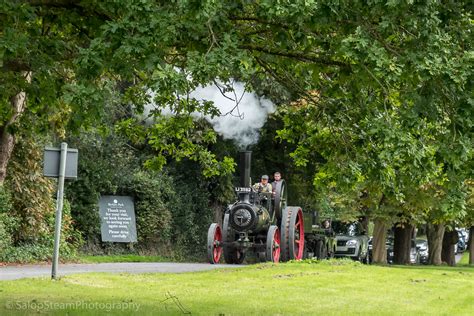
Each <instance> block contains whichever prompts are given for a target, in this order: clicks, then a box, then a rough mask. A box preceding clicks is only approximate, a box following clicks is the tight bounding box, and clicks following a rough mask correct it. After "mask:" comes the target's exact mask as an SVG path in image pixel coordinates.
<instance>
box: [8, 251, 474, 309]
mask: <svg viewBox="0 0 474 316" xmlns="http://www.w3.org/2000/svg"><path fill="white" fill-rule="evenodd" d="M473 291H474V268H472V267H447V266H442V267H422V266H365V265H361V264H359V263H356V262H351V261H344V260H342V261H341V260H339V261H336V260H334V261H324V262H321V263H308V262H303V263H286V264H278V265H273V264H257V265H251V266H245V267H241V268H235V269H218V270H214V271H208V272H194V273H184V274H106V273H91V274H76V275H70V276H66V277H63V278H62V279H61V280H59V281H51V280H49V279H47V278H40V279H23V280H16V281H2V282H0V315H4V314H7V315H10V314H24V315H29V314H32V313H34V312H36V311H37V310H38V311H39V312H40V313H42V314H55V315H63V314H65V313H66V311H68V312H72V314H73V315H77V314H79V315H82V314H84V315H90V314H95V315H102V314H104V313H105V312H106V311H107V309H109V310H111V311H112V312H113V314H127V315H128V314H129V315H132V314H135V313H136V310H134V309H133V310H131V309H128V310H123V309H122V310H120V309H118V307H119V306H120V307H125V306H129V307H134V308H136V307H138V312H139V313H140V314H142V315H157V314H165V315H169V314H175V315H180V314H183V311H184V312H186V311H189V312H191V313H192V314H193V315H223V314H225V315H316V314H322V315H472V311H473V310H474V299H473V293H474V292H473ZM52 304H57V305H56V306H54V305H52ZM67 304H70V305H71V304H72V305H71V306H69V308H66V307H68V306H67ZM75 304H77V308H76V307H75V306H76V305H75ZM94 304H96V305H94ZM100 304H102V305H100ZM112 304H116V305H112ZM117 304H123V305H117ZM125 304H128V305H125ZM131 304H137V306H132V305H131ZM47 307H48V308H47ZM8 308H10V309H8ZM64 308H65V309H64Z"/></svg>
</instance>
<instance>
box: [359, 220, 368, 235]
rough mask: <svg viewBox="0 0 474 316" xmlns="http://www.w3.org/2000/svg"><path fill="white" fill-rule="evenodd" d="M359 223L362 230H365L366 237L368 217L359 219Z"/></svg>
mask: <svg viewBox="0 0 474 316" xmlns="http://www.w3.org/2000/svg"><path fill="white" fill-rule="evenodd" d="M359 221H360V224H361V226H362V229H363V230H365V233H366V234H367V235H368V234H369V217H368V216H362V217H361V218H359Z"/></svg>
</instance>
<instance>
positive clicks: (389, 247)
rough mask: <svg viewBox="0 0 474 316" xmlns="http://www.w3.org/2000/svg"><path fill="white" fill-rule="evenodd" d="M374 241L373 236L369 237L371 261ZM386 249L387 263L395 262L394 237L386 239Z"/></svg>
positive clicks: (370, 259)
mask: <svg viewBox="0 0 474 316" xmlns="http://www.w3.org/2000/svg"><path fill="white" fill-rule="evenodd" d="M372 241H373V237H370V239H369V261H370V262H372V260H373V259H372V248H373V246H372ZM385 249H386V251H387V263H393V237H388V238H387V239H386V240H385Z"/></svg>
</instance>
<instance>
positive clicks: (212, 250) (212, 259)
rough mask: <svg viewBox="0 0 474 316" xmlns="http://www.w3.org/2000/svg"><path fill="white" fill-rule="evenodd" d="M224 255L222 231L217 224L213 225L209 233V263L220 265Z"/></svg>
mask: <svg viewBox="0 0 474 316" xmlns="http://www.w3.org/2000/svg"><path fill="white" fill-rule="evenodd" d="M221 254H222V231H221V228H220V226H219V224H217V223H212V224H211V226H209V230H208V231H207V258H208V260H209V263H211V264H216V263H219V260H220V258H221Z"/></svg>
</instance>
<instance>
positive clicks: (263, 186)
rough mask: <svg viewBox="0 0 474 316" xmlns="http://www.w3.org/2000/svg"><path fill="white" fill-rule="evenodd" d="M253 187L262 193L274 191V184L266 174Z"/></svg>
mask: <svg viewBox="0 0 474 316" xmlns="http://www.w3.org/2000/svg"><path fill="white" fill-rule="evenodd" d="M253 189H254V190H255V191H257V192H261V193H272V185H271V184H270V183H268V176H267V175H266V174H264V175H263V176H262V178H261V180H260V182H257V183H255V184H254V185H253Z"/></svg>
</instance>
